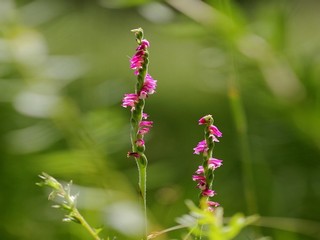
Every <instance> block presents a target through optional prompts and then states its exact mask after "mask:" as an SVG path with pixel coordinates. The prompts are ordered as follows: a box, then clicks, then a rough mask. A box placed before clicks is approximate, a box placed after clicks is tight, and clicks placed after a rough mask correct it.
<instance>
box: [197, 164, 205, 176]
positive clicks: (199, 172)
mask: <svg viewBox="0 0 320 240" xmlns="http://www.w3.org/2000/svg"><path fill="white" fill-rule="evenodd" d="M203 173H204V168H203V166H201V165H200V166H199V167H198V170H197V171H196V174H203Z"/></svg>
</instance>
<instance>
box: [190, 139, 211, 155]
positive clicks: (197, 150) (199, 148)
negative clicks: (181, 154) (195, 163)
mask: <svg viewBox="0 0 320 240" xmlns="http://www.w3.org/2000/svg"><path fill="white" fill-rule="evenodd" d="M207 149H208V147H207V143H206V140H203V141H200V142H199V143H198V145H197V146H196V147H195V148H194V149H193V150H194V152H193V154H200V153H201V152H204V151H207Z"/></svg>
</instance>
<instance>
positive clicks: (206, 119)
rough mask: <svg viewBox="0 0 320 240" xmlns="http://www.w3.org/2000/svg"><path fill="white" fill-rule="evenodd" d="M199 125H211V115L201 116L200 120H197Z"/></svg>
mask: <svg viewBox="0 0 320 240" xmlns="http://www.w3.org/2000/svg"><path fill="white" fill-rule="evenodd" d="M198 122H199V125H204V124H208V123H209V124H212V123H213V118H212V115H210V114H208V115H206V116H203V117H202V118H200V119H199V121H198Z"/></svg>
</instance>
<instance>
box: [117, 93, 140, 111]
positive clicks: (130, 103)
mask: <svg viewBox="0 0 320 240" xmlns="http://www.w3.org/2000/svg"><path fill="white" fill-rule="evenodd" d="M138 101H139V96H138V95H137V94H135V93H128V94H125V95H124V98H123V99H122V104H121V106H122V107H124V108H127V107H132V108H133V107H134V106H135V105H136V103H137V102H138Z"/></svg>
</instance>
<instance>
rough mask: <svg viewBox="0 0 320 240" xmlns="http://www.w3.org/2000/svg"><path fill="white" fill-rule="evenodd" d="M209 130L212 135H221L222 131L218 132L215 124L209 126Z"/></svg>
mask: <svg viewBox="0 0 320 240" xmlns="http://www.w3.org/2000/svg"><path fill="white" fill-rule="evenodd" d="M209 131H210V133H211V134H212V135H215V136H216V137H222V132H220V131H219V129H218V128H217V127H216V126H215V125H211V126H209Z"/></svg>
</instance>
